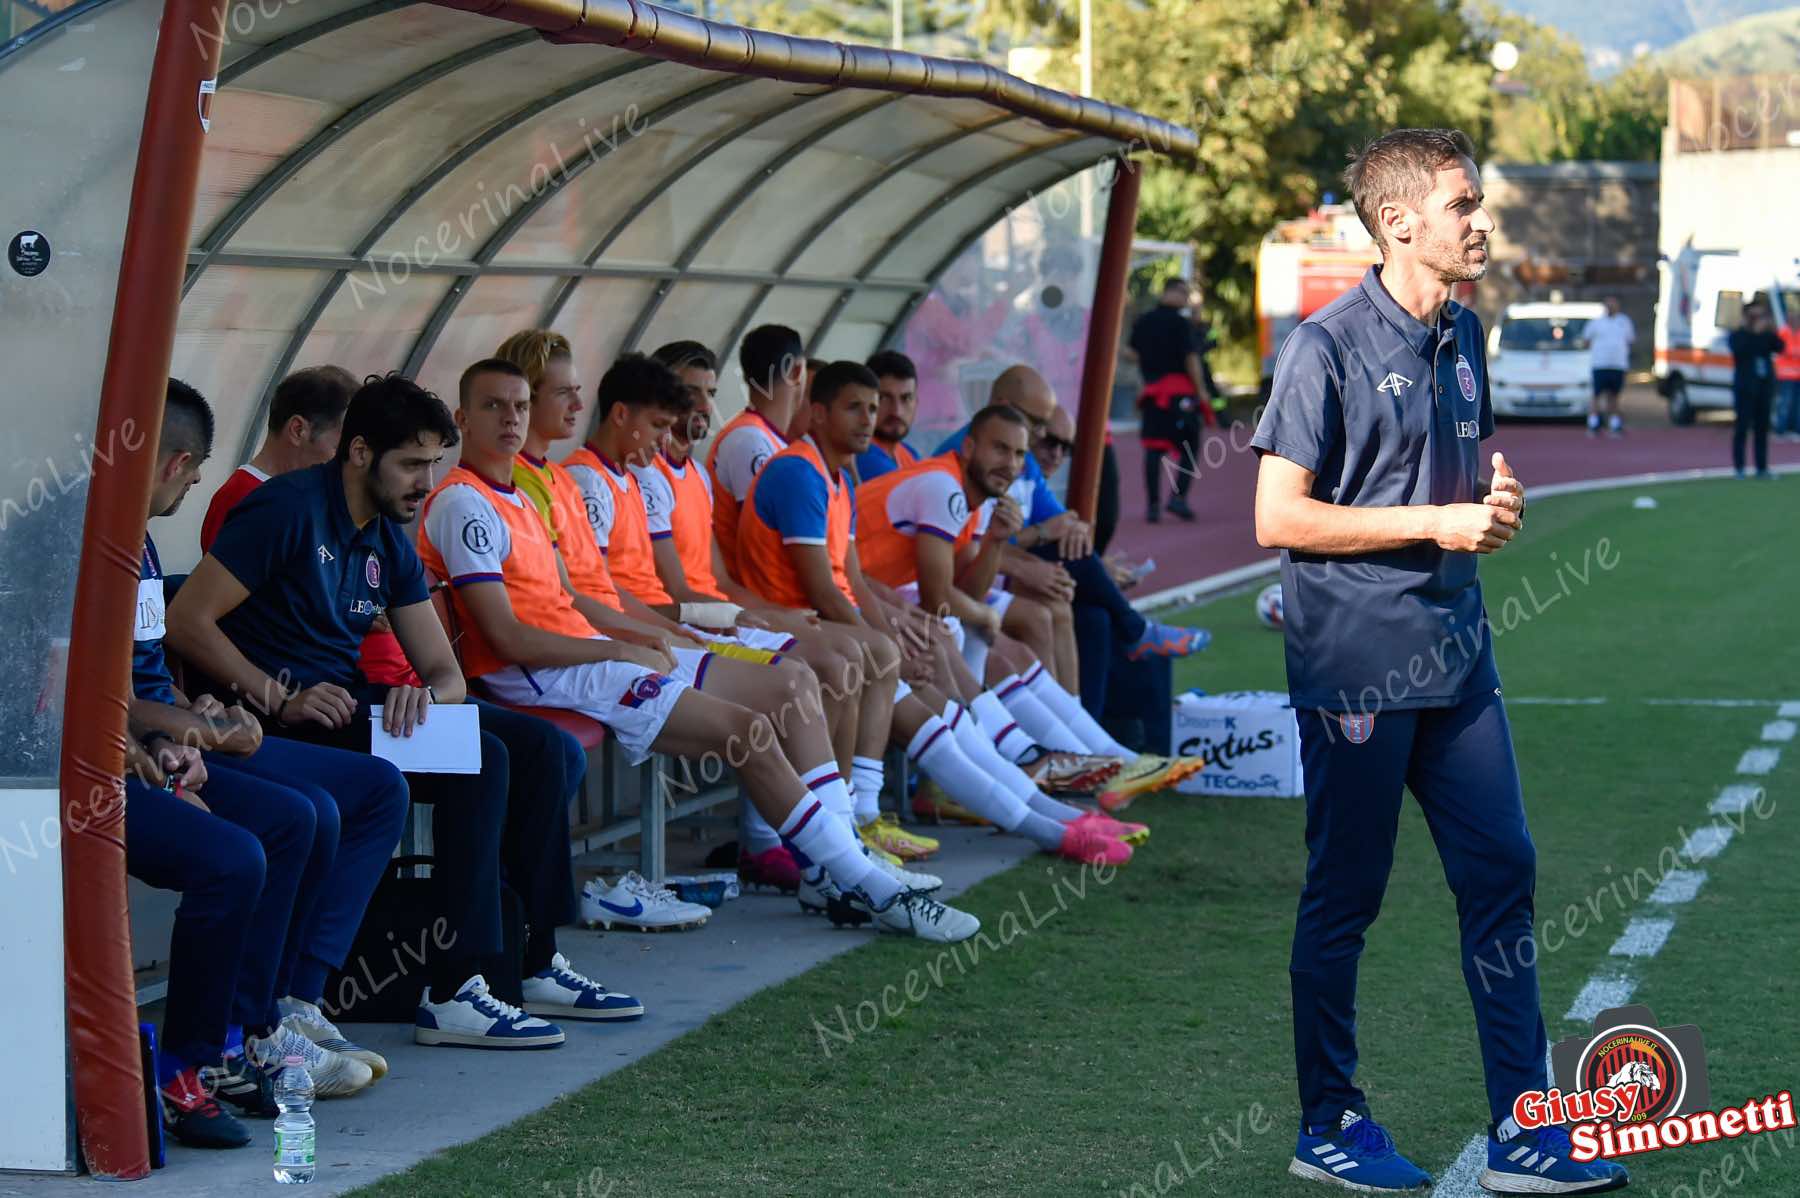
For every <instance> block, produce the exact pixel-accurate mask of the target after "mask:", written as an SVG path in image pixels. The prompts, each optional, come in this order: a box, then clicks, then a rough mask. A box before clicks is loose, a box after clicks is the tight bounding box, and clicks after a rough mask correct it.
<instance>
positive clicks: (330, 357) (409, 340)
mask: <svg viewBox="0 0 1800 1198" xmlns="http://www.w3.org/2000/svg"><path fill="white" fill-rule="evenodd" d="M454 281H455V280H454V276H451V275H428V274H415V275H413V276H412V277H410V278H395V279H392V280H390V279H389V278H388V277H387V275H386V273H385V272H382V271H370V270H359V271H356V272H354V273H352V274H349V275H347V276H345V280H344V283H343V285H342V286H340V287H339V288H338V292H337V294H336V295H334V296H333V297H332V299H331V303H330V305H329V306H327V307H326V309H325V311H324V312H322V313H321V314H320V315H319V320H318V323H317V324H315V325H314V326H313V329H312V332H311V333H310V334H309V335H308V336H307V338H306V341H305V342H304V343H303V344H302V345H301V347H300V352H299V353H297V354H295V355H294V363H293V364H294V367H295V368H298V367H301V366H322V365H325V364H326V363H330V364H332V365H334V366H342V367H343V368H344V369H345V370H348V371H349V372H350V373H351V374H353V375H355V376H356V377H357V378H362V377H364V376H365V375H370V374H385V373H387V372H388V371H390V370H398V369H400V368H401V367H402V366H404V365H405V364H406V355H407V354H408V353H409V352H411V350H412V347H413V344H414V342H416V341H417V340H418V339H419V334H420V333H421V332H423V331H424V328H425V322H426V321H427V320H428V319H429V318H430V317H431V311H432V309H433V308H435V307H437V305H438V301H439V300H441V299H443V298H444V293H445V292H446V291H448V290H449V289H450V284H451V283H452V282H454Z"/></svg>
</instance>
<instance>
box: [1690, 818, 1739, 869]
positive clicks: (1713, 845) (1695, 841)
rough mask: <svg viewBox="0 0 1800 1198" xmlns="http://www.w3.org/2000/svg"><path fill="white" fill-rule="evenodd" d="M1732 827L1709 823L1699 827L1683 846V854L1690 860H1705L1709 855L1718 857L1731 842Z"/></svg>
mask: <svg viewBox="0 0 1800 1198" xmlns="http://www.w3.org/2000/svg"><path fill="white" fill-rule="evenodd" d="M1731 831H1732V830H1731V827H1730V826H1729V825H1721V824H1708V825H1707V826H1706V827H1704V828H1697V829H1695V830H1694V833H1693V835H1691V836H1689V837H1688V838H1687V843H1686V844H1684V845H1682V846H1681V855H1682V856H1683V857H1685V858H1687V859H1688V860H1689V861H1705V860H1707V859H1708V858H1709V857H1717V856H1718V855H1719V854H1720V853H1722V852H1724V851H1725V846H1726V845H1728V844H1730V843H1731Z"/></svg>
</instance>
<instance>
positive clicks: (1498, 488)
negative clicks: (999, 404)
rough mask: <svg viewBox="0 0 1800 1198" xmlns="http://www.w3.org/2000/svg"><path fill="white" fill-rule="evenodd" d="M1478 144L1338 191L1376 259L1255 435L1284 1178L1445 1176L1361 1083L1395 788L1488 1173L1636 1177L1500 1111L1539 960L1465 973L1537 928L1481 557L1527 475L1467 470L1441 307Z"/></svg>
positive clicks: (1455, 365)
mask: <svg viewBox="0 0 1800 1198" xmlns="http://www.w3.org/2000/svg"><path fill="white" fill-rule="evenodd" d="M1473 158H1474V147H1473V146H1472V145H1471V144H1470V141H1469V138H1468V136H1467V135H1466V134H1464V133H1462V132H1460V131H1458V130H1450V129H1398V130H1395V131H1393V132H1391V133H1387V134H1385V135H1383V136H1381V137H1379V138H1377V139H1376V140H1374V141H1373V142H1371V143H1370V144H1369V145H1368V146H1366V147H1365V148H1364V149H1363V150H1362V152H1361V153H1360V154H1357V155H1356V156H1355V158H1354V159H1353V160H1352V161H1351V163H1350V167H1349V170H1348V172H1347V176H1346V178H1347V183H1348V186H1349V191H1350V193H1351V195H1352V196H1353V197H1354V199H1355V202H1356V211H1357V214H1358V215H1359V216H1360V217H1361V218H1362V222H1363V224H1364V225H1365V226H1366V227H1367V228H1368V230H1369V233H1370V234H1371V235H1372V236H1373V237H1374V239H1375V244H1376V245H1377V247H1378V248H1379V249H1380V251H1381V255H1382V264H1381V265H1379V266H1374V267H1371V268H1370V269H1369V271H1368V273H1367V274H1366V275H1364V276H1363V279H1362V282H1361V283H1360V284H1359V285H1358V286H1357V287H1355V288H1354V289H1352V290H1350V291H1348V292H1346V293H1345V294H1344V295H1342V296H1341V297H1339V298H1338V299H1337V300H1335V301H1333V302H1332V303H1331V304H1329V305H1327V306H1326V307H1325V308H1323V309H1321V310H1320V311H1318V312H1316V313H1314V314H1313V316H1311V317H1310V318H1309V319H1307V320H1306V321H1305V322H1304V323H1303V324H1301V325H1300V327H1299V328H1298V329H1297V330H1295V332H1294V333H1293V335H1292V336H1291V337H1289V338H1288V341H1287V344H1286V345H1285V346H1284V347H1283V349H1282V352H1281V357H1280V360H1279V361H1278V362H1277V363H1276V367H1275V384H1274V388H1273V391H1272V393H1271V395H1270V400H1269V406H1268V409H1267V411H1265V412H1264V414H1263V418H1262V422H1261V424H1260V425H1259V426H1258V428H1257V431H1256V436H1255V438H1254V440H1253V441H1252V444H1253V445H1254V446H1255V447H1256V449H1257V451H1258V452H1259V454H1260V457H1261V461H1260V465H1259V472H1258V475H1257V486H1256V536H1257V540H1258V541H1259V542H1261V543H1262V544H1263V545H1264V546H1266V547H1269V548H1280V549H1281V550H1282V555H1281V583H1282V592H1283V596H1284V603H1285V608H1284V614H1285V626H1286V637H1287V672H1288V689H1289V692H1290V693H1291V695H1292V699H1293V705H1294V707H1295V709H1296V713H1297V714H1298V716H1299V725H1300V745H1301V753H1302V756H1303V761H1304V764H1305V774H1306V847H1307V866H1306V885H1305V888H1304V889H1303V890H1302V892H1301V896H1300V909H1299V914H1298V916H1297V918H1296V921H1295V929H1294V947H1293V955H1292V958H1291V961H1290V963H1289V966H1288V971H1289V975H1290V980H1291V983H1292V987H1293V999H1294V1055H1295V1058H1296V1063H1297V1066H1298V1071H1299V1079H1300V1102H1301V1126H1300V1136H1299V1142H1298V1145H1297V1147H1296V1148H1295V1150H1294V1160H1293V1162H1292V1164H1291V1165H1290V1166H1289V1170H1288V1171H1289V1172H1290V1173H1292V1174H1294V1175H1296V1176H1299V1177H1306V1178H1311V1179H1314V1180H1319V1181H1326V1182H1332V1183H1336V1184H1339V1185H1343V1186H1346V1187H1349V1188H1354V1189H1360V1190H1375V1191H1398V1190H1410V1189H1413V1188H1415V1187H1419V1186H1424V1185H1428V1184H1430V1181H1431V1178H1430V1177H1429V1176H1428V1175H1427V1174H1426V1173H1425V1172H1424V1171H1423V1170H1421V1169H1420V1168H1419V1167H1418V1166H1417V1165H1415V1164H1413V1163H1412V1162H1411V1161H1410V1160H1408V1159H1406V1158H1405V1157H1404V1156H1402V1155H1400V1153H1399V1152H1398V1151H1396V1150H1395V1147H1394V1141H1393V1138H1392V1137H1391V1136H1390V1135H1389V1134H1388V1132H1387V1130H1386V1129H1385V1128H1383V1127H1382V1126H1381V1125H1380V1124H1378V1123H1377V1122H1375V1120H1374V1118H1373V1116H1372V1115H1371V1114H1370V1112H1369V1108H1368V1105H1367V1102H1366V1100H1365V1099H1364V1096H1363V1092H1362V1091H1361V1090H1360V1089H1358V1088H1357V1087H1356V1085H1355V1084H1354V1082H1353V1080H1352V1077H1353V1075H1354V1073H1355V1071H1356V964H1357V958H1358V957H1359V956H1360V954H1361V952H1362V946H1363V933H1364V932H1365V931H1366V930H1367V929H1368V927H1369V925H1370V924H1371V923H1373V922H1374V920H1375V915H1376V913H1377V911H1379V909H1380V906H1381V898H1382V893H1383V891H1384V890H1385V889H1386V886H1387V877H1388V872H1389V869H1390V868H1391V866H1392V864H1393V857H1394V838H1395V831H1396V827H1397V825H1398V821H1399V815H1400V799H1401V788H1402V787H1403V786H1404V787H1406V788H1408V789H1410V790H1411V791H1412V792H1413V795H1414V796H1415V797H1416V798H1417V799H1418V801H1419V806H1420V807H1421V808H1422V809H1423V810H1424V813H1425V819H1426V822H1427V824H1428V825H1429V826H1430V828H1431V835H1432V839H1433V840H1434V841H1435V842H1436V844H1437V847H1438V853H1439V856H1440V857H1441V858H1442V859H1443V863H1444V876H1445V879H1446V880H1447V881H1448V882H1449V885H1450V889H1451V891H1452V892H1454V894H1455V895H1456V909H1457V915H1458V919H1459V921H1460V923H1461V929H1462V963H1463V976H1464V978H1465V980H1466V981H1467V982H1468V986H1469V994H1470V997H1471V998H1472V999H1473V1001H1474V1006H1475V1023H1476V1027H1477V1029H1478V1031H1479V1034H1480V1039H1481V1058H1482V1067H1483V1070H1484V1072H1485V1073H1486V1077H1487V1095H1488V1107H1489V1111H1490V1116H1491V1119H1492V1123H1491V1124H1490V1125H1489V1128H1488V1159H1487V1169H1486V1171H1485V1172H1483V1173H1482V1175H1481V1179H1480V1180H1481V1184H1482V1185H1483V1186H1486V1187H1487V1188H1488V1189H1490V1190H1496V1191H1499V1192H1501V1193H1587V1192H1593V1191H1598V1190H1609V1189H1616V1188H1618V1187H1620V1186H1623V1185H1624V1184H1626V1174H1625V1170H1624V1169H1623V1168H1621V1167H1620V1166H1618V1165H1615V1164H1613V1163H1611V1162H1609V1161H1606V1160H1597V1161H1594V1162H1592V1163H1589V1164H1585V1165H1584V1164H1577V1163H1576V1162H1575V1161H1573V1160H1571V1159H1570V1148H1569V1137H1568V1134H1567V1133H1566V1132H1564V1131H1563V1130H1562V1129H1560V1128H1540V1129H1535V1130H1530V1131H1526V1130H1521V1129H1520V1128H1519V1126H1518V1124H1517V1123H1515V1122H1513V1121H1512V1118H1511V1110H1512V1104H1513V1099H1514V1098H1515V1097H1516V1096H1517V1095H1518V1094H1519V1093H1521V1092H1522V1091H1525V1090H1541V1089H1545V1088H1546V1086H1547V1082H1546V1078H1545V1072H1544V1052H1545V1043H1546V1042H1545V1033H1544V1020H1543V1015H1542V1014H1541V1012H1540V1011H1539V1009H1538V987H1537V974H1536V972H1535V970H1534V969H1533V968H1532V966H1531V965H1530V964H1528V963H1526V962H1525V961H1524V960H1513V961H1510V962H1508V961H1498V962H1494V961H1490V962H1489V965H1490V968H1489V969H1487V970H1485V971H1484V973H1485V976H1482V975H1478V973H1477V972H1476V954H1477V953H1479V952H1481V951H1482V950H1484V949H1489V950H1490V951H1491V946H1494V945H1496V944H1499V945H1507V946H1516V945H1521V944H1523V943H1524V942H1525V941H1527V940H1528V939H1530V938H1531V936H1532V934H1533V933H1532V890H1533V888H1534V885H1535V882H1536V861H1537V858H1536V851H1535V850H1534V849H1533V847H1532V843H1531V835H1530V833H1529V831H1527V829H1526V826H1525V810H1524V804H1523V801H1522V798H1521V795H1520V791H1519V774H1518V766H1517V763H1516V761H1515V760H1514V758H1513V749H1512V737H1511V734H1510V732H1509V731H1508V729H1507V722H1506V709H1505V707H1504V706H1503V705H1502V703H1501V699H1500V676H1499V673H1498V671H1497V670H1496V668H1495V665H1494V650H1493V640H1492V636H1491V633H1490V631H1489V629H1488V625H1487V616H1486V613H1485V611H1484V609H1483V607H1482V601H1481V584H1480V582H1479V580H1478V579H1477V578H1476V571H1475V563H1476V555H1477V554H1481V553H1492V552H1494V551H1495V550H1498V549H1500V548H1502V547H1503V546H1504V545H1505V544H1506V543H1507V542H1508V541H1510V540H1511V539H1512V538H1513V536H1514V535H1515V534H1517V533H1518V531H1519V530H1520V528H1521V527H1523V518H1524V511H1525V489H1524V487H1523V486H1522V485H1521V484H1520V482H1519V480H1518V479H1517V478H1515V477H1514V476H1513V474H1512V471H1511V470H1510V469H1509V468H1508V466H1507V464H1506V459H1505V458H1504V457H1503V456H1502V455H1501V454H1498V453H1496V454H1494V455H1493V473H1494V477H1493V481H1492V482H1491V483H1489V484H1487V485H1486V486H1484V485H1483V484H1482V482H1481V480H1480V479H1479V477H1478V473H1479V468H1480V441H1481V438H1484V437H1487V436H1489V435H1491V434H1492V433H1493V431H1494V418H1493V410H1492V407H1491V406H1490V404H1489V401H1488V383H1487V358H1486V355H1485V353H1484V350H1483V344H1484V343H1483V338H1482V334H1481V322H1480V321H1479V320H1477V319H1476V317H1475V314H1474V313H1473V312H1471V311H1469V310H1468V309H1466V308H1464V307H1462V306H1460V305H1459V304H1457V303H1455V302H1454V301H1452V300H1451V299H1450V289H1451V287H1452V286H1453V285H1454V284H1456V283H1459V282H1464V281H1472V280H1475V279H1479V278H1481V277H1482V275H1483V274H1485V273H1486V272H1487V264H1488V249H1487V242H1488V237H1489V235H1490V234H1491V233H1492V232H1493V229H1494V222H1493V219H1492V218H1491V217H1489V215H1488V213H1487V211H1486V209H1485V208H1483V207H1482V198H1483V197H1482V193H1481V179H1480V175H1479V173H1478V172H1477V171H1476V168H1475V163H1474V160H1473ZM1516 955H1518V954H1516V953H1515V956H1516ZM1532 959H1533V961H1535V959H1536V958H1535V954H1533V955H1532ZM1497 966H1498V967H1502V968H1495V967H1497ZM1508 966H1509V967H1510V968H1504V967H1508Z"/></svg>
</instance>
